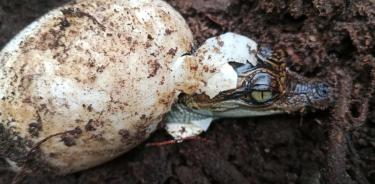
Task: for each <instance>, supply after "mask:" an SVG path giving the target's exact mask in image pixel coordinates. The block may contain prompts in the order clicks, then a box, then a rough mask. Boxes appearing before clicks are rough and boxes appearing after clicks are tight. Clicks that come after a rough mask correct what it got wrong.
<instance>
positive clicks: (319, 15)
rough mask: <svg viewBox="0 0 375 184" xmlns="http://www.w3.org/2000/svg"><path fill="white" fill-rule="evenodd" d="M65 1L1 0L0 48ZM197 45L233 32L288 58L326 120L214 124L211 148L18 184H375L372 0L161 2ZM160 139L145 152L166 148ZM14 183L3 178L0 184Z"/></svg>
mask: <svg viewBox="0 0 375 184" xmlns="http://www.w3.org/2000/svg"><path fill="white" fill-rule="evenodd" d="M68 1H69V0H18V1H13V0H2V1H1V2H0V47H1V46H3V45H4V44H5V43H6V42H7V41H9V40H10V39H11V38H12V36H14V35H15V34H16V33H17V32H19V31H20V30H21V29H22V28H23V27H25V26H26V25H27V24H29V23H30V22H31V21H33V20H34V19H36V18H37V17H39V16H41V15H42V14H44V13H45V12H47V11H48V10H49V9H51V8H53V7H56V6H59V5H61V4H63V3H65V2H68ZM168 2H169V3H170V4H172V6H174V7H175V8H176V9H177V10H178V11H179V12H181V13H182V14H183V16H184V17H185V18H186V20H187V22H188V23H189V25H190V27H191V29H192V31H193V33H194V35H195V38H196V40H197V42H198V43H201V42H203V41H204V40H205V39H207V38H209V37H212V36H215V35H219V34H221V33H224V32H228V31H232V32H237V33H240V34H243V35H246V36H248V37H250V38H252V39H254V40H255V41H257V42H258V43H261V44H262V45H266V46H271V47H273V48H281V49H284V50H286V51H287V53H288V58H289V65H290V68H291V69H292V70H294V71H296V72H298V73H301V74H303V75H305V76H310V77H312V76H313V77H322V78H326V79H327V81H330V82H331V83H332V84H333V85H335V86H336V91H335V92H336V93H337V95H336V101H335V104H334V105H333V106H332V107H331V108H329V109H327V110H324V111H314V112H310V111H309V112H305V113H302V114H290V115H279V116H270V117H260V118H251V119H225V120H219V121H216V122H215V123H214V124H213V126H212V127H211V128H210V130H209V131H208V132H207V133H205V134H204V135H203V137H204V138H205V139H208V140H210V141H208V142H206V141H188V142H184V143H182V144H175V145H168V146H161V147H146V146H145V144H143V145H140V146H138V147H137V148H136V149H134V150H132V151H131V152H129V153H127V154H125V155H123V156H122V157H120V158H118V159H116V160H114V161H111V162H109V163H107V164H104V165H102V166H99V167H96V168H93V169H90V170H86V171H82V172H79V173H76V174H71V175H68V176H63V177H52V176H50V177H48V176H46V177H45V178H39V177H32V176H30V177H28V178H26V179H25V180H24V181H23V182H24V183H124V182H125V183H262V184H264V183H266V184H267V183H303V184H305V183H306V184H318V183H330V184H333V183H340V184H344V183H359V184H369V183H375V100H374V98H372V95H373V88H374V87H375V84H374V76H375V72H374V66H375V41H374V39H375V31H374V30H375V3H374V1H372V0H362V1H351V0H313V1H303V0H263V1H258V0H206V1H201V0H168ZM168 139H170V137H168V136H167V134H166V133H165V132H163V131H158V132H155V133H154V134H153V136H152V137H151V138H149V139H148V140H147V141H146V143H149V142H157V141H162V140H168ZM13 177H14V174H12V173H9V172H5V171H4V172H1V173H0V183H10V182H11V181H12V178H13Z"/></svg>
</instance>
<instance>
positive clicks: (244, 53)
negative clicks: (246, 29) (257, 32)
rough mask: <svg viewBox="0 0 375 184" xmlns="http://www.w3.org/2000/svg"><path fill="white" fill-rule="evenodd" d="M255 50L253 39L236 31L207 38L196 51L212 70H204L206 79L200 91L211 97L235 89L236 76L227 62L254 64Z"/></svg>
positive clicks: (255, 63)
mask: <svg viewBox="0 0 375 184" xmlns="http://www.w3.org/2000/svg"><path fill="white" fill-rule="evenodd" d="M256 52H257V43H256V42H255V41H253V40H251V39H250V38H247V37H245V36H242V35H239V34H236V33H225V34H223V35H220V36H218V37H214V38H210V39H208V40H207V41H206V42H205V43H204V44H203V45H202V46H201V47H199V49H198V50H197V52H196V55H197V58H198V59H200V60H201V61H200V63H202V65H203V66H206V68H207V71H213V72H204V75H205V76H204V77H203V78H205V79H208V80H207V83H206V85H205V86H204V87H202V88H201V90H200V93H205V94H206V95H208V96H209V97H210V98H213V97H215V96H216V95H218V94H219V93H220V92H222V91H226V90H230V89H235V88H236V87H237V82H238V77H237V73H236V71H235V70H234V69H233V67H232V66H231V65H230V64H229V63H230V62H235V63H241V64H245V63H250V64H251V65H253V66H256V65H257V64H258V63H257V58H256ZM207 75H211V76H207Z"/></svg>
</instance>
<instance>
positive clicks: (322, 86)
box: [316, 84, 329, 97]
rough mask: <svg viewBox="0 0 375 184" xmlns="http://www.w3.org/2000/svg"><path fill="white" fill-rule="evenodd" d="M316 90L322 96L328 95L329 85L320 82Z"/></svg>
mask: <svg viewBox="0 0 375 184" xmlns="http://www.w3.org/2000/svg"><path fill="white" fill-rule="evenodd" d="M316 92H317V93H318V95H319V96H320V97H327V96H328V94H329V86H328V85H327V84H318V85H317V86H316Z"/></svg>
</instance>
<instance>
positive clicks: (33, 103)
mask: <svg viewBox="0 0 375 184" xmlns="http://www.w3.org/2000/svg"><path fill="white" fill-rule="evenodd" d="M192 43H193V36H192V33H191V31H190V29H189V28H188V26H187V24H186V23H185V20H184V19H183V18H182V16H181V15H180V14H179V13H178V12H176V11H175V10H174V9H173V8H172V7H171V6H170V5H168V4H167V3H165V2H163V1H161V0H77V1H73V2H72V3H69V4H67V5H64V6H62V7H60V8H57V9H55V10H53V11H51V12H49V13H47V14H46V15H44V16H43V17H42V18H40V19H39V20H37V21H35V22H33V23H32V24H31V25H29V26H28V27H27V28H26V29H25V30H23V31H22V32H21V33H19V34H18V36H16V37H15V38H14V39H13V40H12V41H11V42H10V43H8V44H7V45H6V46H5V47H4V49H3V50H2V51H1V53H0V86H1V87H0V113H1V114H0V120H1V123H0V134H1V139H2V145H1V148H0V151H1V152H2V153H4V154H3V157H4V158H5V159H6V160H8V162H9V164H10V165H11V166H12V168H13V169H14V170H19V169H20V167H21V166H22V164H21V163H23V162H22V161H23V160H24V159H25V158H26V157H27V154H28V153H29V151H30V150H31V149H32V148H33V147H34V146H35V145H37V144H39V142H40V141H42V140H44V139H45V138H46V137H48V136H51V135H54V134H58V135H56V136H52V137H50V138H48V140H45V142H43V143H42V144H40V149H38V150H37V153H33V155H32V160H33V162H35V164H39V165H44V166H46V167H48V168H50V169H51V170H54V171H55V172H56V173H58V174H65V173H70V172H75V171H79V170H83V169H86V168H90V167H93V166H95V165H98V164H101V163H103V162H106V161H108V160H111V159H113V158H115V157H117V156H119V155H120V154H122V153H124V152H126V151H128V150H130V149H131V148H133V147H134V146H136V145H137V144H139V143H140V142H142V141H144V140H145V138H146V137H147V136H148V135H149V134H150V133H151V132H152V131H154V130H155V128H156V127H157V125H158V123H159V122H160V120H161V119H162V116H163V115H164V114H165V113H166V112H168V111H169V110H170V108H171V105H172V104H173V102H175V100H176V98H177V96H178V94H179V93H180V92H181V90H183V88H184V86H183V85H184V84H185V79H179V78H178V77H179V76H177V75H176V76H175V77H171V76H173V72H172V70H171V68H173V67H176V66H178V65H175V64H174V63H173V61H175V60H177V58H178V57H180V56H181V55H183V54H186V53H188V52H190V50H191V46H192ZM180 77H181V76H180ZM176 81H179V82H180V83H179V82H176ZM182 83H184V84H182ZM185 87H186V86H185ZM72 130H74V131H72ZM67 131H68V132H67ZM69 131H71V132H69ZM64 132H66V133H64Z"/></svg>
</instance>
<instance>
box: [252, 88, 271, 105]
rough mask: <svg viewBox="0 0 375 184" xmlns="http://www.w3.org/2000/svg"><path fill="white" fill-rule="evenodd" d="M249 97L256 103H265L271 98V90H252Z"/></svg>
mask: <svg viewBox="0 0 375 184" xmlns="http://www.w3.org/2000/svg"><path fill="white" fill-rule="evenodd" d="M250 95H251V98H252V99H253V100H254V101H256V102H257V103H265V102H268V101H269V100H271V99H272V97H273V95H272V91H258V90H254V91H252V92H251V93H250Z"/></svg>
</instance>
